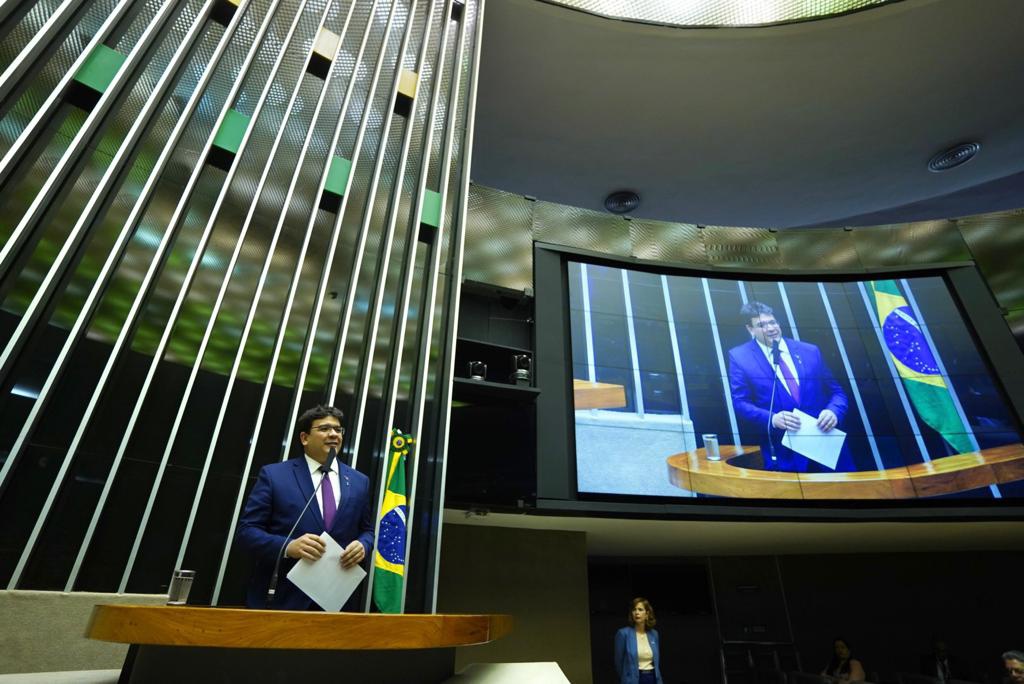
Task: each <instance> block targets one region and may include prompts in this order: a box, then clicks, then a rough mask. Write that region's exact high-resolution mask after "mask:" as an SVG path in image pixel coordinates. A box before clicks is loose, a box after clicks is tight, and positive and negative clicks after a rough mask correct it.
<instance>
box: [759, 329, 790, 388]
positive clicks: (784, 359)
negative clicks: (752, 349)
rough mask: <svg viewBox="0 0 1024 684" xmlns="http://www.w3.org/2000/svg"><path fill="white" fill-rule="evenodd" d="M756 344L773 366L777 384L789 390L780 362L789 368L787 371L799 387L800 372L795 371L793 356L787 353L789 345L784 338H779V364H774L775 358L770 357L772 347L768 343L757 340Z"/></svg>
mask: <svg viewBox="0 0 1024 684" xmlns="http://www.w3.org/2000/svg"><path fill="white" fill-rule="evenodd" d="M757 346H758V347H760V348H761V351H762V352H764V357H765V358H766V359H768V365H769V366H771V367H772V368H775V377H777V378H778V379H779V385H780V386H781V387H784V388H785V390H786V391H787V392H788V391H789V386H788V385H787V384H786V378H785V377H784V376H783V375H782V364H783V363H784V364H786V367H787V368H789V372H790V373H792V374H793V379H794V380H795V381H796V386H797V387H800V374H799V373H797V372H796V365H794V363H793V357H792V355H790V353H789V345H787V344H786V340H784V339H782V338H779V359H780V362H779V365H778V367H776V366H775V359H773V358H772V348H771V346H770V345H768V346H766V345H764V344H762V343H761V341H760V340H757Z"/></svg>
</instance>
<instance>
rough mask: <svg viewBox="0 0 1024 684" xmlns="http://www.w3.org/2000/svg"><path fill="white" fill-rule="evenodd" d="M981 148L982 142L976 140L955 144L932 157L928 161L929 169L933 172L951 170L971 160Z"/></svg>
mask: <svg viewBox="0 0 1024 684" xmlns="http://www.w3.org/2000/svg"><path fill="white" fill-rule="evenodd" d="M980 149H981V143H976V142H969V143H960V144H959V145H954V146H953V147H950V148H949V149H948V150H945V151H943V152H939V153H938V154H937V155H935V156H934V157H932V158H931V161H929V162H928V170H929V171H931V172H932V173H939V172H941V171H949V170H950V169H953V168H956V167H957V166H960V165H961V164H966V163H967V162H969V161H970V160H971V159H973V158H974V155H976V154H978V150H980Z"/></svg>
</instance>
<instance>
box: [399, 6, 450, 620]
mask: <svg viewBox="0 0 1024 684" xmlns="http://www.w3.org/2000/svg"><path fill="white" fill-rule="evenodd" d="M451 21H452V13H451V8H449V9H448V11H447V14H446V18H445V23H446V27H445V37H446V39H447V34H448V26H447V24H450V23H451ZM465 38H466V21H465V15H464V16H463V19H461V20H460V21H459V34H458V36H457V38H456V40H457V41H458V43H457V45H456V48H455V55H454V57H453V58H452V80H451V83H450V84H449V90H448V106H447V107H446V113H447V116H446V121H445V139H444V142H443V146H442V150H441V155H440V156H441V159H440V165H439V176H440V177H439V179H438V185H437V188H438V191H439V194H440V200H439V202H438V204H439V216H441V217H442V221H441V225H440V226H438V230H437V233H436V235H435V236H434V240H433V241H432V242H431V243H430V248H429V257H428V262H429V264H430V267H429V269H428V272H427V283H426V286H425V287H424V295H423V297H421V299H420V302H421V306H420V311H422V312H423V313H422V315H421V320H422V323H421V324H420V339H419V358H418V366H417V367H418V374H417V378H416V379H415V381H414V386H413V391H412V397H414V399H413V401H412V429H413V434H414V435H422V434H423V421H424V413H425V411H426V403H427V388H428V385H429V378H430V355H431V349H432V344H433V338H434V315H435V310H436V306H437V285H438V276H439V275H440V270H441V252H442V244H443V242H444V240H443V236H444V229H445V225H444V222H443V217H444V216H445V215H446V212H445V207H446V206H447V202H448V182H449V178H450V174H451V157H452V149H453V147H454V143H455V131H456V127H457V124H458V116H457V115H458V112H456V111H454V108H455V106H456V105H457V103H458V93H459V89H460V88H461V85H462V60H463V49H464V47H465ZM443 52H444V50H441V55H442V57H443ZM441 81H442V76H441V74H440V73H439V74H438V77H437V82H436V84H435V85H436V87H438V88H440V85H441ZM435 108H436V104H435V105H434V106H433V107H431V111H433V110H434V109H435ZM431 133H432V131H431ZM424 150H425V152H424V172H423V174H422V176H421V179H420V188H419V191H418V192H419V195H420V196H422V195H423V192H424V190H425V188H426V183H427V174H428V173H429V162H430V158H429V156H430V151H431V150H430V145H426V144H425V145H424ZM415 216H416V217H418V216H419V211H417V212H416V213H415ZM449 228H450V226H449ZM417 439H420V437H417ZM421 449H422V440H421V444H420V447H419V449H418V453H422V452H421ZM422 464H423V460H422V459H421V458H419V456H417V457H416V459H415V467H414V468H413V474H412V482H411V484H410V487H409V489H408V491H409V492H411V493H412V502H411V506H410V507H409V512H410V514H409V515H407V516H406V519H407V521H408V523H407V524H408V525H410V527H408V528H407V534H406V544H405V567H406V572H405V574H404V575H403V577H402V608H401V609H402V612H403V613H404V612H405V606H406V595H407V591H408V580H409V571H408V568H409V563H410V554H411V551H412V544H410V543H409V541H410V540H411V539H412V535H411V531H412V527H411V525H412V522H413V521H414V520H415V518H414V517H413V515H412V512H413V510H414V507H415V506H416V505H417V498H418V497H417V496H416V492H417V490H418V485H419V473H420V470H421V468H422ZM440 505H442V504H439V506H440ZM440 518H441V515H440V510H436V511H432V516H431V520H433V521H435V522H436V521H439V520H440Z"/></svg>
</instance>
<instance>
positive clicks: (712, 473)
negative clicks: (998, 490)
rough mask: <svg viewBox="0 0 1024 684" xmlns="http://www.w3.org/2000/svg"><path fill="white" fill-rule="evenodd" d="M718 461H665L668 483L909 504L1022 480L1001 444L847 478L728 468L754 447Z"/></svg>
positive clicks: (1016, 457)
mask: <svg viewBox="0 0 1024 684" xmlns="http://www.w3.org/2000/svg"><path fill="white" fill-rule="evenodd" d="M720 452H721V455H722V460H720V461H709V460H708V459H707V455H706V454H705V452H704V449H695V450H693V451H687V452H683V453H681V454H675V455H674V456H669V457H668V459H667V466H668V479H669V482H671V483H672V484H674V485H675V486H677V487H681V488H683V489H688V490H690V491H693V492H698V493H701V494H713V495H715V496H731V497H746V498H753V499H912V498H915V497H922V496H937V495H939V494H952V493H954V492H963V491H967V490H970V489H977V488H979V487H987V486H989V485H993V484H1002V483H1005V482H1014V481H1016V480H1020V479H1024V445H1021V444H1007V445H1004V446H999V447H992V448H990V449H983V450H981V451H973V452H970V453H966V454H956V455H954V456H945V457H943V458H937V459H935V460H933V461H930V462H928V463H915V464H914V465H910V466H906V467H903V468H888V469H886V470H865V471H859V472H851V473H785V472H779V471H775V470H759V469H756V468H743V467H740V466H737V465H733V464H732V463H730V461H732V460H735V459H736V458H737V457H738V456H742V455H748V456H752V455H755V454H759V453H760V448H759V447H751V446H738V447H737V446H732V445H728V444H723V445H722V446H721V447H720Z"/></svg>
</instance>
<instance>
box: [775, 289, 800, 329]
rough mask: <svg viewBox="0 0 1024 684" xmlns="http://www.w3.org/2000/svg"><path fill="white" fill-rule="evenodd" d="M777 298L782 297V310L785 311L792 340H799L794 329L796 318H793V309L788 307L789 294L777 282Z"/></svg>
mask: <svg viewBox="0 0 1024 684" xmlns="http://www.w3.org/2000/svg"><path fill="white" fill-rule="evenodd" d="M779 296H780V297H782V308H784V309H785V310H786V318H787V319H789V332H790V333H791V334H792V335H793V339H794V340H799V339H800V331H799V330H797V328H796V318H794V317H793V309H791V308H790V306H789V294H788V293H787V292H786V286H785V285H783V284H782V283H781V282H779Z"/></svg>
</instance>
